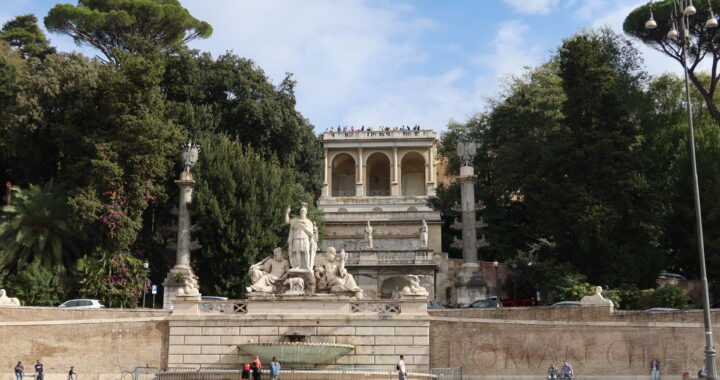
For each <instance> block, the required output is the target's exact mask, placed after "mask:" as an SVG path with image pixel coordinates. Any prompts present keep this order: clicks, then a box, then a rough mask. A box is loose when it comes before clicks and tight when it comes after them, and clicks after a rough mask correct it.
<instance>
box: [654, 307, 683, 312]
mask: <svg viewBox="0 0 720 380" xmlns="http://www.w3.org/2000/svg"><path fill="white" fill-rule="evenodd" d="M678 310H680V309H673V308H671V307H653V308H650V309H647V310H645V311H678Z"/></svg>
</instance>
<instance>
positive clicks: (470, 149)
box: [457, 141, 477, 166]
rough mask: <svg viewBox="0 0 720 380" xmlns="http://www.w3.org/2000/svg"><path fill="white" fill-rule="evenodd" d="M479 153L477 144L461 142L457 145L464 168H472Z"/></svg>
mask: <svg viewBox="0 0 720 380" xmlns="http://www.w3.org/2000/svg"><path fill="white" fill-rule="evenodd" d="M476 152H477V143H474V142H465V141H461V142H458V144H457V154H458V157H460V162H462V166H472V164H473V157H475V153H476Z"/></svg>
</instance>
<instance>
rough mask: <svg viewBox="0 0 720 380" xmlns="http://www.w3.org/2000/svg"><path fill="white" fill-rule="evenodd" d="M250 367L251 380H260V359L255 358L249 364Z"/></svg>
mask: <svg viewBox="0 0 720 380" xmlns="http://www.w3.org/2000/svg"><path fill="white" fill-rule="evenodd" d="M250 367H251V368H252V377H253V380H261V379H262V363H261V362H260V357H258V356H256V357H255V360H253V361H252V363H250Z"/></svg>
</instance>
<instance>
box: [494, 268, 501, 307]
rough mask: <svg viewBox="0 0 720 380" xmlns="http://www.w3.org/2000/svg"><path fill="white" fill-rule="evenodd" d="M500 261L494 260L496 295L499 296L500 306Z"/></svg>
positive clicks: (498, 303)
mask: <svg viewBox="0 0 720 380" xmlns="http://www.w3.org/2000/svg"><path fill="white" fill-rule="evenodd" d="M499 265H500V263H499V262H497V261H493V268H495V297H497V304H496V306H497V307H500V292H499V291H498V281H499V280H498V266H499Z"/></svg>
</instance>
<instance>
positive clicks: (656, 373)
mask: <svg viewBox="0 0 720 380" xmlns="http://www.w3.org/2000/svg"><path fill="white" fill-rule="evenodd" d="M650 378H651V379H652V380H658V379H659V378H660V361H659V360H658V358H657V356H653V358H652V360H650Z"/></svg>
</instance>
